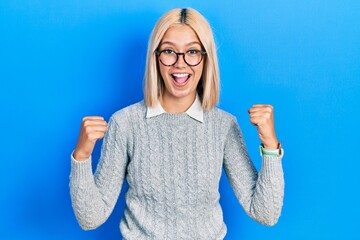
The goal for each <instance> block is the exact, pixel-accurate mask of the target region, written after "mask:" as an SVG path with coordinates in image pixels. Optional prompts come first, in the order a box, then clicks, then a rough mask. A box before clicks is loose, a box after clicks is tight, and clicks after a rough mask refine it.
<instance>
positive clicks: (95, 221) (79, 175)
mask: <svg viewBox="0 0 360 240" xmlns="http://www.w3.org/2000/svg"><path fill="white" fill-rule="evenodd" d="M83 125H86V124H84V123H83ZM83 132H85V131H83ZM80 135H81V134H80ZM89 135H92V134H89ZM124 136H125V132H122V131H121V129H120V127H119V125H118V124H117V123H116V122H115V121H114V120H113V119H112V118H111V119H110V121H109V126H108V129H107V131H106V133H105V137H104V141H103V145H102V149H101V157H100V160H99V164H98V166H97V169H96V172H95V174H94V175H93V173H92V168H91V156H89V157H88V158H86V159H84V158H82V159H81V160H75V158H74V157H75V156H76V155H75V153H76V151H77V150H78V151H77V152H78V153H80V152H82V151H80V150H79V148H78V146H79V142H80V139H79V142H78V145H77V149H76V150H75V151H74V155H73V156H72V157H71V174H70V193H71V200H72V206H73V209H74V212H75V215H76V218H77V220H78V222H79V224H80V226H81V227H82V228H83V229H94V228H96V227H98V226H100V225H101V224H102V223H104V222H105V221H106V219H107V218H108V217H109V215H110V214H111V212H112V210H113V208H114V206H115V203H116V201H117V199H118V196H119V193H120V190H121V187H122V184H123V181H124V177H125V172H126V166H127V148H126V141H125V139H124ZM79 138H80V137H79ZM87 142H89V141H87ZM83 145H86V144H83ZM83 149H84V148H83ZM92 150H93V148H91V147H90V153H91V152H92ZM78 155H81V154H78ZM85 156H86V155H85Z"/></svg>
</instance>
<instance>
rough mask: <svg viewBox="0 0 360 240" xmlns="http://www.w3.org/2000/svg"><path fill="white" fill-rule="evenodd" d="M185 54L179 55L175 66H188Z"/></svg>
mask: <svg viewBox="0 0 360 240" xmlns="http://www.w3.org/2000/svg"><path fill="white" fill-rule="evenodd" d="M184 57H185V55H184V54H179V55H178V59H177V61H176V63H175V64H174V67H176V68H184V67H186V66H187V64H186V62H185V59H184Z"/></svg>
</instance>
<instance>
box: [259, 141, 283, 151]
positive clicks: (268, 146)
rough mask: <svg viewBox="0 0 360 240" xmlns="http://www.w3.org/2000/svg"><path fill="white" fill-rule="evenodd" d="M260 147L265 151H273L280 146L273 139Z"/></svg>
mask: <svg viewBox="0 0 360 240" xmlns="http://www.w3.org/2000/svg"><path fill="white" fill-rule="evenodd" d="M261 145H262V146H263V147H264V148H266V149H269V150H275V149H279V145H281V143H280V142H279V141H278V140H277V139H274V140H271V141H266V142H265V141H264V142H263V143H262V144H261ZM280 147H281V146H280Z"/></svg>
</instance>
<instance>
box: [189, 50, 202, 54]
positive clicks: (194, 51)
mask: <svg viewBox="0 0 360 240" xmlns="http://www.w3.org/2000/svg"><path fill="white" fill-rule="evenodd" d="M199 52H200V50H195V49H193V50H189V51H187V53H188V54H190V55H195V54H198V53H199Z"/></svg>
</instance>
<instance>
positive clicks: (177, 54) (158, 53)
mask: <svg viewBox="0 0 360 240" xmlns="http://www.w3.org/2000/svg"><path fill="white" fill-rule="evenodd" d="M165 51H169V49H164V50H161V51H159V50H156V51H155V54H156V56H157V57H160V54H161V53H163V52H165ZM189 51H197V52H200V53H201V59H200V61H199V63H197V64H195V65H191V64H189V63H188V62H187V61H186V60H185V54H186V53H187V52H189ZM189 51H187V52H185V53H181V52H175V51H173V52H174V53H175V54H176V60H175V62H174V63H173V64H171V65H167V64H164V63H163V62H162V61H161V59H160V62H161V64H162V65H164V66H167V67H171V66H174V65H175V64H176V63H177V61H178V60H179V55H182V56H183V59H184V62H185V63H186V64H187V65H188V66H190V67H195V66H197V65H199V64H200V63H201V61H202V60H203V59H204V56H205V55H206V54H207V53H206V52H205V51H200V50H189Z"/></svg>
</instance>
